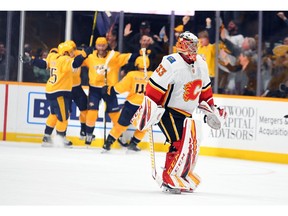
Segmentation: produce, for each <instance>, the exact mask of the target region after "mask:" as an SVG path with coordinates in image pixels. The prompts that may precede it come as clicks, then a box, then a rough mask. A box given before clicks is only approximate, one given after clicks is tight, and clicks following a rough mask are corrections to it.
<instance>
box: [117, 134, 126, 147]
mask: <svg viewBox="0 0 288 216" xmlns="http://www.w3.org/2000/svg"><path fill="white" fill-rule="evenodd" d="M117 141H118V143H119V144H120V145H121V146H122V147H125V148H126V147H128V146H129V145H128V143H126V142H125V141H124V140H123V136H120V137H119V138H118V139H117Z"/></svg>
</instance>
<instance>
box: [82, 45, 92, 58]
mask: <svg viewBox="0 0 288 216" xmlns="http://www.w3.org/2000/svg"><path fill="white" fill-rule="evenodd" d="M84 52H85V53H86V58H87V57H88V56H89V55H90V54H91V53H93V47H87V48H85V49H84Z"/></svg>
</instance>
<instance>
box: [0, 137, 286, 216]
mask: <svg viewBox="0 0 288 216" xmlns="http://www.w3.org/2000/svg"><path fill="white" fill-rule="evenodd" d="M101 151H102V149H100V148H93V149H92V148H90V149H87V148H83V147H82V148H80V147H78V148H72V149H68V148H44V147H41V146H40V145H38V144H31V143H15V142H3V141H2V142H0V205H1V206H15V205H24V206H26V205H29V206H30V205H32V206H38V205H40V206H47V205H49V206H50V205H56V206H83V205H92V206H99V207H100V209H101V208H105V207H106V206H107V208H110V207H109V206H117V207H118V208H119V209H121V208H123V207H124V208H126V207H129V206H138V207H139V206H140V207H141V206H146V207H147V206H149V207H156V208H159V206H161V208H162V209H167V208H168V209H169V208H171V206H172V205H173V206H188V209H189V208H190V207H191V208H194V207H195V208H196V207H199V206H203V209H205V207H204V206H207V205H209V206H214V207H217V206H223V205H224V206H233V207H235V206H236V208H237V209H239V210H240V209H241V208H240V207H241V206H261V209H263V208H264V207H267V206H275V205H282V206H286V205H288V166H287V165H282V164H273V163H263V162H252V161H245V160H236V159H226V158H217V157H206V156H201V155H200V156H199V158H198V163H197V165H196V168H195V171H196V173H197V174H198V175H199V176H200V177H201V179H202V182H201V184H200V186H199V187H198V189H197V190H196V191H195V193H192V194H187V193H186V194H184V193H182V194H181V195H172V194H166V193H163V192H162V190H161V189H160V188H159V187H158V185H157V183H156V182H155V181H154V180H153V179H152V177H151V166H150V156H149V152H148V151H141V152H135V153H134V152H133V153H127V151H126V150H124V149H121V150H119V149H118V150H115V149H112V150H111V151H110V152H109V153H106V154H101ZM164 159H165V153H156V166H157V171H158V173H160V174H161V172H162V168H161V167H162V166H163V164H164ZM173 209H174V210H175V208H173ZM176 209H177V208H176ZM232 209H234V208H232ZM277 209H278V208H277ZM171 210H172V209H171ZM188 211H189V210H188ZM169 212H171V211H169ZM236 212H237V211H236ZM236 212H235V213H236ZM176 214H177V212H176ZM1 215H4V214H1ZM152 215H153V214H152ZM188 215H190V214H188ZM192 215H193V214H191V216H192ZM232 215H235V214H234V213H233V214H232ZM247 215H249V214H247Z"/></svg>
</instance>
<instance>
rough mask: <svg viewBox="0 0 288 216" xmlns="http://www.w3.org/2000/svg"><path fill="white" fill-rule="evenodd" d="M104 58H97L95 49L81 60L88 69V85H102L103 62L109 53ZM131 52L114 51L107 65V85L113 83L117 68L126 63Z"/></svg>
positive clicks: (116, 77) (103, 74)
mask: <svg viewBox="0 0 288 216" xmlns="http://www.w3.org/2000/svg"><path fill="white" fill-rule="evenodd" d="M110 52H111V51H108V54H107V55H106V57H105V58H99V57H98V55H97V50H95V51H94V52H93V54H92V55H89V56H88V58H87V59H85V61H84V62H83V65H84V66H86V67H88V69H89V85H91V86H93V87H103V86H104V76H105V62H106V59H107V58H108V56H109V53H110ZM131 55H132V54H131V53H122V54H120V52H118V51H115V53H114V55H113V57H112V59H111V60H110V62H109V63H108V65H107V85H110V86H112V85H115V84H116V83H117V82H118V80H119V78H118V76H119V70H120V68H121V67H122V66H124V65H125V64H127V63H128V60H129V58H130V57H131Z"/></svg>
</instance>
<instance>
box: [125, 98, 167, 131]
mask: <svg viewBox="0 0 288 216" xmlns="http://www.w3.org/2000/svg"><path fill="white" fill-rule="evenodd" d="M164 112H165V109H164V108H163V107H161V106H158V105H157V104H156V103H155V102H154V101H153V100H151V99H150V98H149V97H148V96H144V99H143V101H142V104H141V106H140V107H139V108H138V110H137V111H136V113H135V114H134V116H133V118H132V119H131V123H132V124H133V125H134V126H135V127H136V128H137V129H138V130H140V131H143V130H146V129H148V128H149V127H150V126H152V125H155V124H157V123H158V122H159V121H160V119H161V117H162V115H163V114H164Z"/></svg>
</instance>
